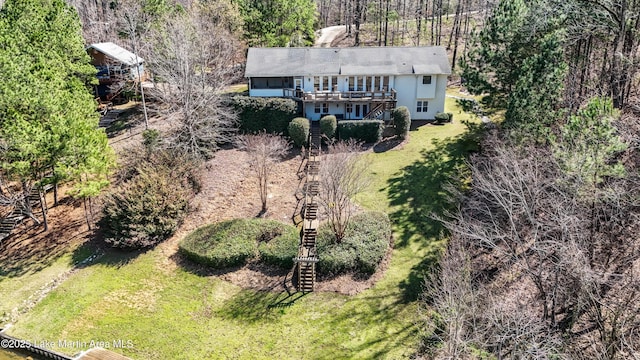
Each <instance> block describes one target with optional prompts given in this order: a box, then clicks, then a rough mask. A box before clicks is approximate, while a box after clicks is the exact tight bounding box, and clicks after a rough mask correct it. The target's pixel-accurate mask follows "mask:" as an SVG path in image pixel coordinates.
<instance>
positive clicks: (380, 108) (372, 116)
mask: <svg viewBox="0 0 640 360" xmlns="http://www.w3.org/2000/svg"><path fill="white" fill-rule="evenodd" d="M395 108H396V105H395V103H393V102H388V101H385V102H381V103H378V105H376V106H374V107H373V108H371V111H369V112H368V113H367V114H366V115H365V116H364V120H376V119H380V117H381V116H382V115H383V114H384V112H385V111H392V110H393V109H395Z"/></svg>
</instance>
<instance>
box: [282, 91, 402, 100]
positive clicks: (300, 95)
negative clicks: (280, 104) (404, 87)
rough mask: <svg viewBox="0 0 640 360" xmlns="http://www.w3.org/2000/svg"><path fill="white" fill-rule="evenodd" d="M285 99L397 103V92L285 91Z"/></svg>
mask: <svg viewBox="0 0 640 360" xmlns="http://www.w3.org/2000/svg"><path fill="white" fill-rule="evenodd" d="M283 94H284V97H290V98H293V99H294V100H299V101H302V102H311V103H313V102H347V101H348V102H395V101H396V91H395V90H394V89H391V90H390V91H383V90H377V91H302V90H296V89H284V90H283Z"/></svg>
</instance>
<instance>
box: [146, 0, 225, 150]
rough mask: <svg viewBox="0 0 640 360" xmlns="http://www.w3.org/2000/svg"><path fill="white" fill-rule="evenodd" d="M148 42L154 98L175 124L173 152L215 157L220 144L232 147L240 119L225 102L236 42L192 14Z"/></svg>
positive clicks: (170, 21)
mask: <svg viewBox="0 0 640 360" xmlns="http://www.w3.org/2000/svg"><path fill="white" fill-rule="evenodd" d="M149 41H150V43H151V44H152V48H151V49H150V53H149V54H148V55H147V57H148V59H149V61H148V64H149V68H150V70H151V72H152V73H153V76H154V82H155V86H154V88H153V94H154V95H155V97H157V99H159V100H160V101H161V103H162V104H163V105H164V106H163V107H162V108H160V109H157V110H158V111H159V112H161V113H162V114H163V115H165V116H166V118H167V119H168V121H169V122H171V123H175V124H173V125H175V126H174V127H173V133H172V136H171V137H170V144H171V146H173V147H176V148H180V149H181V150H183V151H186V152H188V153H190V154H194V155H197V156H200V157H205V158H206V157H209V156H211V154H212V152H213V151H215V150H217V148H218V146H219V144H221V143H224V142H230V141H231V139H232V137H231V134H232V133H233V131H234V127H235V122H236V114H235V113H234V112H233V111H232V110H231V109H230V108H228V107H227V106H225V105H224V102H223V99H222V90H223V89H224V88H225V87H226V85H227V84H228V80H229V78H230V74H231V73H232V72H233V63H232V61H233V60H234V58H235V52H236V49H237V47H236V44H235V43H234V40H233V38H232V37H231V36H230V35H229V34H228V32H227V31H226V30H224V29H221V28H220V27H217V26H215V25H212V24H210V23H207V21H206V19H203V17H202V16H200V13H199V12H198V10H197V8H193V9H190V10H188V11H186V12H185V13H179V14H174V15H172V16H171V17H170V18H168V19H167V20H166V21H165V22H163V26H162V27H161V28H157V29H155V30H154V31H153V32H152V33H151V34H150V39H149Z"/></svg>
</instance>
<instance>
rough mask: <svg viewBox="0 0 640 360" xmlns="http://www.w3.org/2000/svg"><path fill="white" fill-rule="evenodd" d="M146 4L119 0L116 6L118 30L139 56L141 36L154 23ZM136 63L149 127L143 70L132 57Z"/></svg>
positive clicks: (143, 109) (137, 0) (145, 116)
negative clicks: (145, 8) (145, 7)
mask: <svg viewBox="0 0 640 360" xmlns="http://www.w3.org/2000/svg"><path fill="white" fill-rule="evenodd" d="M143 6H144V4H143V3H142V2H141V1H140V0H119V1H118V3H117V5H116V8H115V20H116V24H117V26H118V31H119V32H120V34H121V35H124V36H126V37H127V39H128V40H129V44H130V45H131V48H132V50H133V54H134V55H135V56H138V52H139V51H140V50H141V47H142V46H141V45H142V44H141V43H142V41H141V38H142V37H144V36H145V34H146V32H148V31H149V28H150V27H151V24H152V17H151V15H150V14H149V13H148V12H146V11H144V8H143ZM131 61H132V62H133V63H134V64H136V77H137V80H138V86H139V87H140V96H141V97H142V111H143V113H144V127H145V129H148V128H149V116H148V115H147V104H146V100H145V97H144V86H142V71H140V66H138V65H137V63H138V59H131Z"/></svg>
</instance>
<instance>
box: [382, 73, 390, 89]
mask: <svg viewBox="0 0 640 360" xmlns="http://www.w3.org/2000/svg"><path fill="white" fill-rule="evenodd" d="M382 90H384V91H389V77H388V76H385V77H383V78H382Z"/></svg>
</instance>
